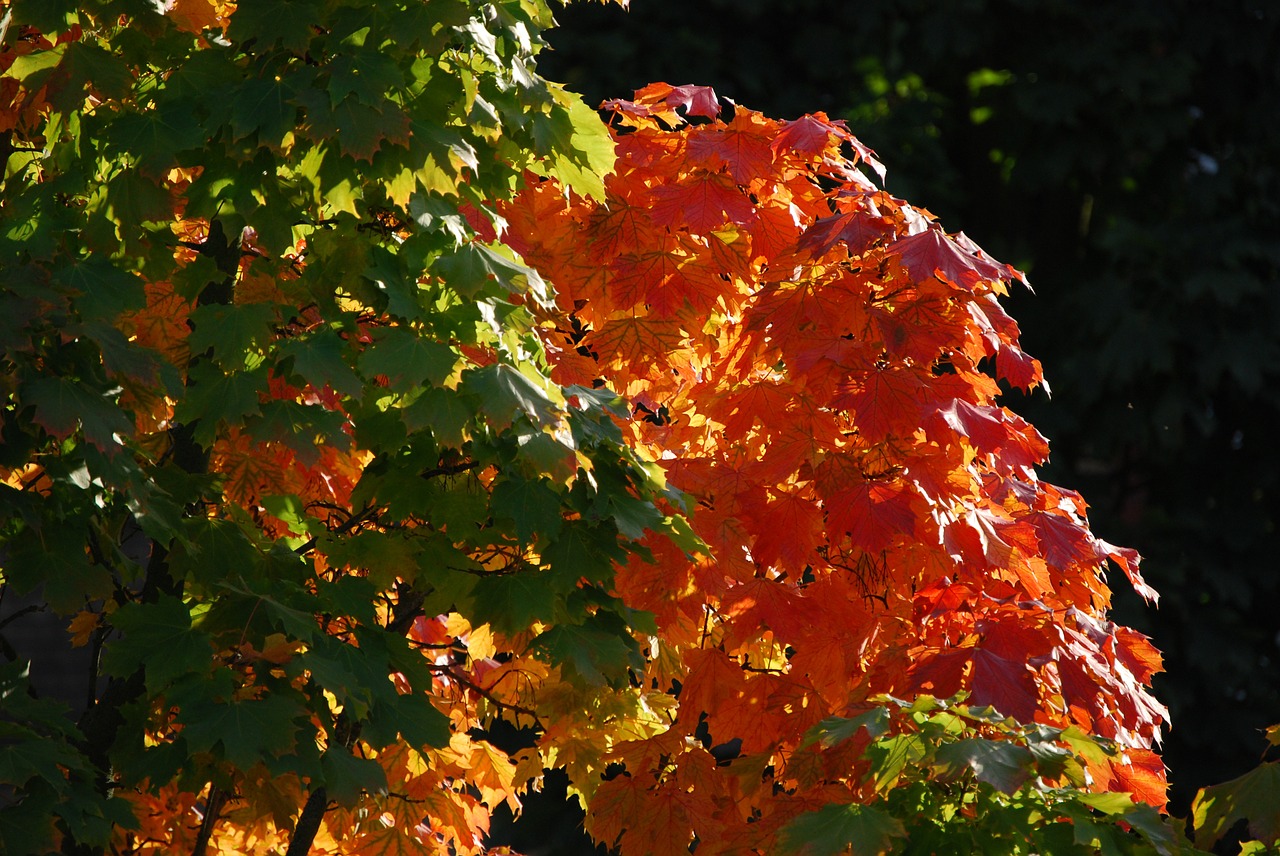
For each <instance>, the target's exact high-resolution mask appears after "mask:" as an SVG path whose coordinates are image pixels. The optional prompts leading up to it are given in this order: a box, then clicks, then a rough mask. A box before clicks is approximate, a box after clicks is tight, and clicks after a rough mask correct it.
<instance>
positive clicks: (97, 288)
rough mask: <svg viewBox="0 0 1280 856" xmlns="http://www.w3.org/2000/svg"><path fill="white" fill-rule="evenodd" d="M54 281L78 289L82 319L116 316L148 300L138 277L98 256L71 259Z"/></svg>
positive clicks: (76, 290)
mask: <svg viewBox="0 0 1280 856" xmlns="http://www.w3.org/2000/svg"><path fill="white" fill-rule="evenodd" d="M53 281H54V282H55V283H57V284H59V285H62V286H65V287H67V288H70V289H72V290H73V291H75V292H77V294H76V297H75V298H74V299H75V304H76V308H77V309H79V310H80V317H81V318H82V319H83V320H85V321H92V320H100V319H115V318H117V317H118V316H120V315H121V314H123V313H125V312H128V311H130V310H133V309H141V308H142V307H143V306H145V305H146V303H147V296H146V293H145V291H144V290H143V287H142V280H141V279H140V278H139V277H137V276H136V275H134V274H132V273H128V272H126V271H123V270H121V269H120V268H118V267H116V266H115V265H113V264H112V263H111V262H109V261H107V260H105V259H103V258H101V257H99V256H90V257H89V258H87V259H76V260H74V261H73V262H71V264H69V265H67V266H66V267H64V268H61V269H59V270H58V271H57V272H56V273H55V274H54V275H53Z"/></svg>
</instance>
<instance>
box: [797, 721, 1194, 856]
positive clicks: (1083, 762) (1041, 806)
mask: <svg viewBox="0 0 1280 856" xmlns="http://www.w3.org/2000/svg"><path fill="white" fill-rule="evenodd" d="M886 701H887V702H888V704H886V705H883V706H879V707H873V708H871V709H870V710H869V711H867V712H866V713H864V714H862V715H860V716H858V717H854V718H836V719H830V720H825V721H823V722H821V723H819V724H818V725H817V726H815V727H814V728H813V729H812V731H811V732H810V737H809V739H810V740H814V741H818V742H820V743H821V744H822V745H823V746H824V747H827V748H834V747H838V746H840V745H841V744H843V743H845V742H857V743H860V744H862V745H864V746H865V748H864V749H862V752H861V754H862V757H863V758H864V759H865V760H864V762H863V763H862V764H860V765H859V766H858V767H855V768H854V775H858V774H860V775H861V778H862V779H863V781H864V782H865V783H866V784H867V785H870V786H871V787H872V788H873V789H874V790H875V791H876V792H877V793H878V794H879V795H880V796H881V800H880V801H879V802H877V803H874V804H873V805H871V806H856V805H851V806H842V805H839V804H832V805H829V806H826V807H824V808H822V809H820V810H818V811H816V812H812V813H809V814H806V815H801V816H800V817H799V818H797V819H796V820H794V821H792V822H791V823H790V824H789V825H788V826H787V827H786V828H785V829H784V831H783V836H782V838H783V843H784V844H785V845H788V846H787V847H786V848H785V849H786V851H787V852H793V851H794V852H803V853H807V854H813V856H818V854H836V853H843V852H846V850H847V849H848V848H850V847H852V851H853V853H854V854H878V853H889V852H892V853H935V854H937V853H957V854H959V853H1041V854H1068V853H1076V854H1088V853H1100V852H1101V853H1160V854H1166V856H1167V854H1170V853H1191V852H1199V851H1195V850H1194V848H1192V847H1191V845H1190V844H1189V843H1188V842H1186V841H1185V840H1184V839H1183V838H1182V837H1181V836H1180V834H1179V831H1178V830H1177V828H1176V827H1175V826H1174V825H1173V824H1172V823H1171V822H1170V821H1169V820H1168V819H1166V818H1163V817H1161V815H1160V814H1159V813H1158V812H1157V811H1156V810H1155V809H1154V808H1152V807H1151V806H1149V805H1146V804H1143V803H1140V802H1135V801H1134V800H1133V799H1132V798H1131V797H1130V796H1129V795H1128V794H1124V793H1103V794H1099V793H1091V792H1090V791H1089V790H1088V789H1087V787H1086V786H1087V784H1088V779H1087V773H1086V767H1087V766H1088V765H1089V763H1090V761H1089V759H1091V758H1092V759H1098V758H1102V757H1108V756H1114V755H1115V754H1116V753H1117V752H1118V750H1117V748H1116V747H1115V746H1114V745H1112V744H1107V743H1105V742H1099V741H1098V740H1096V739H1094V738H1091V737H1089V736H1088V735H1085V734H1084V733H1082V732H1081V731H1079V729H1077V728H1075V727H1074V726H1072V727H1069V728H1067V729H1065V730H1064V729H1058V728H1051V727H1048V726H1044V725H1034V726H1023V725H1018V724H1017V723H1015V722H1013V720H1010V719H1005V718H1002V717H1001V716H999V714H996V713H995V712H994V711H993V710H992V709H991V708H973V707H970V706H967V705H963V704H955V703H950V704H949V703H946V702H942V701H938V700H935V699H933V698H932V697H930V696H921V697H920V698H918V699H916V700H915V701H914V702H912V703H908V702H905V701H900V700H897V699H892V698H890V699H887V700H886Z"/></svg>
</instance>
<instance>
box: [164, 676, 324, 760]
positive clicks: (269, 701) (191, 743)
mask: <svg viewBox="0 0 1280 856" xmlns="http://www.w3.org/2000/svg"><path fill="white" fill-rule="evenodd" d="M306 719H307V711H306V708H304V707H302V705H300V704H298V702H297V701H295V700H294V699H292V698H290V697H288V696H286V695H284V694H282V693H271V694H268V695H264V696H263V697H261V698H254V699H237V700H232V701H222V700H216V699H213V698H208V697H206V698H203V699H199V698H198V696H195V695H194V694H193V695H192V696H191V697H190V698H189V701H188V703H187V704H184V705H182V709H181V711H180V712H179V713H178V721H179V722H181V723H182V724H183V729H182V737H183V739H184V740H185V741H186V743H187V746H188V747H189V748H190V749H191V750H192V751H195V752H217V753H218V754H220V755H221V756H222V757H224V758H226V759H227V760H228V761H230V762H231V763H233V764H235V765H236V766H237V767H239V768H240V769H242V770H247V769H249V768H251V767H253V765H254V764H256V763H257V762H259V761H262V760H264V759H267V758H278V757H281V756H282V755H285V754H287V753H289V752H291V751H292V750H293V748H294V745H295V743H296V742H297V738H298V732H299V725H300V724H301V723H304V722H306ZM219 749H220V751H219Z"/></svg>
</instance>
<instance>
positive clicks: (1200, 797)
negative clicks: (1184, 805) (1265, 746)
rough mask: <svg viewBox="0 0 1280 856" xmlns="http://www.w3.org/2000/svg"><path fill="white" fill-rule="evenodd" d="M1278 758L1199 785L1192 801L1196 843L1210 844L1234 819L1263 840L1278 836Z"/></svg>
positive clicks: (1272, 840)
mask: <svg viewBox="0 0 1280 856" xmlns="http://www.w3.org/2000/svg"><path fill="white" fill-rule="evenodd" d="M1277 794H1280V761H1264V762H1263V763H1262V764H1260V765H1258V766H1257V767H1255V768H1254V769H1252V770H1250V771H1249V772H1247V773H1245V774H1244V775H1243V776H1240V777H1238V778H1235V779H1232V780H1231V781H1229V782H1224V783H1222V784H1220V785H1212V786H1210V787H1207V788H1203V789H1201V791H1200V792H1199V793H1198V794H1196V798H1195V800H1194V801H1193V802H1192V803H1191V823H1192V826H1193V827H1194V828H1195V831H1196V832H1195V835H1196V844H1197V845H1198V846H1200V847H1209V846H1210V845H1212V844H1213V843H1214V842H1216V841H1217V840H1218V839H1219V838H1221V837H1222V836H1223V835H1224V834H1226V833H1227V832H1228V831H1229V830H1230V829H1231V827H1232V826H1234V825H1235V824H1236V822H1237V821H1240V820H1245V821H1247V822H1248V825H1249V834H1250V835H1253V836H1254V837H1255V838H1257V839H1259V840H1260V841H1262V842H1263V843H1265V844H1272V843H1274V842H1276V841H1277V840H1280V799H1278V798H1277V796H1276V795H1277Z"/></svg>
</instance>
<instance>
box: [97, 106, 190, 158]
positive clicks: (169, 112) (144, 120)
mask: <svg viewBox="0 0 1280 856" xmlns="http://www.w3.org/2000/svg"><path fill="white" fill-rule="evenodd" d="M107 133H108V134H109V139H111V141H112V143H113V148H114V149H115V151H116V152H117V153H118V154H119V155H121V156H123V157H125V158H127V159H129V160H131V161H133V162H134V163H136V164H137V165H138V167H139V168H140V169H142V170H143V171H144V172H146V173H148V174H150V175H155V176H159V175H162V174H164V173H165V172H166V171H167V170H168V169H169V168H170V167H172V166H175V165H176V164H177V156H178V153H180V152H184V151H187V150H190V149H196V148H199V147H201V146H202V145H203V144H204V141H205V132H204V128H203V127H202V126H201V125H200V123H199V122H198V121H197V120H196V117H195V108H194V106H193V105H192V104H190V103H187V102H184V101H178V102H174V103H168V104H164V105H162V106H160V107H157V108H155V109H151V110H144V111H141V112H138V113H127V114H124V115H122V116H120V117H118V118H117V119H116V120H115V121H114V122H112V123H111V124H110V126H108V128H107Z"/></svg>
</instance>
